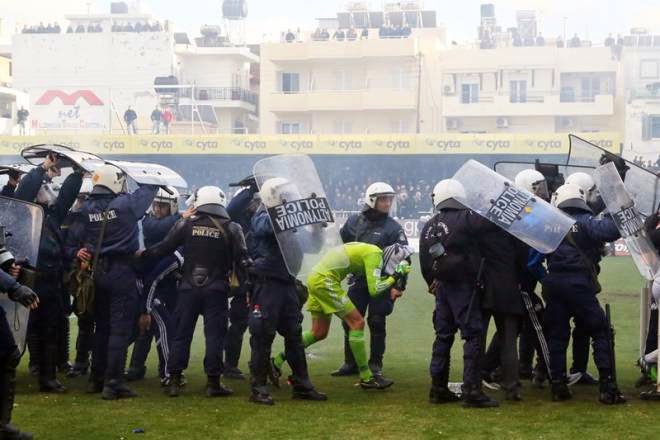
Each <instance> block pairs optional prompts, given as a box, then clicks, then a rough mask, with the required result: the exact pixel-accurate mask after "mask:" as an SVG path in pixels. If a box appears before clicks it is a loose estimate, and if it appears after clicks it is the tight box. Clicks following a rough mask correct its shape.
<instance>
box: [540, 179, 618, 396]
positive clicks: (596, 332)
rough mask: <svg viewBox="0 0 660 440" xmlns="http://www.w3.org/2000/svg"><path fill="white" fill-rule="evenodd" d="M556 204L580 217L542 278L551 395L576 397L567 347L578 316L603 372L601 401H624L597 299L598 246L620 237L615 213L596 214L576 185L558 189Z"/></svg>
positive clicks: (599, 255)
mask: <svg viewBox="0 0 660 440" xmlns="http://www.w3.org/2000/svg"><path fill="white" fill-rule="evenodd" d="M552 203H553V205H554V206H556V207H558V208H559V209H561V210H563V211H564V212H565V213H567V214H568V215H570V216H571V217H573V219H575V221H576V223H575V225H573V228H572V229H571V231H570V232H569V233H568V235H567V236H566V238H565V239H564V240H563V242H562V243H561V244H560V246H559V247H558V248H557V250H556V251H555V252H553V253H552V254H550V255H548V256H547V269H548V274H547V276H545V278H544V279H543V280H542V283H543V296H544V298H545V300H546V304H547V307H546V313H545V321H546V325H547V329H548V334H549V339H550V341H549V346H550V367H551V371H552V398H553V400H555V401H562V400H567V399H570V398H571V397H572V394H571V392H570V390H569V389H568V386H567V379H566V347H567V345H568V340H569V337H570V326H569V320H570V319H571V318H577V320H580V321H581V322H582V323H584V326H585V329H586V331H587V334H588V336H589V337H591V339H592V345H593V353H594V361H595V363H596V367H598V373H599V376H600V377H599V382H600V396H599V401H600V402H601V403H604V404H620V403H625V401H626V400H625V398H624V397H623V394H621V392H620V391H619V388H618V386H617V383H616V380H615V377H613V368H614V366H613V365H612V364H611V359H612V353H611V350H612V347H611V345H610V343H609V342H610V341H609V334H608V330H609V329H608V325H607V320H606V317H605V312H604V311H603V309H602V308H601V306H600V304H599V303H598V298H597V297H596V294H597V293H598V292H599V291H600V284H599V283H598V273H599V272H600V266H599V262H600V260H601V258H602V255H601V251H600V250H601V248H602V246H603V244H604V243H606V242H611V241H614V240H617V239H618V238H619V237H620V235H619V231H618V230H617V228H616V225H615V224H614V221H613V220H612V218H611V217H609V216H606V217H604V218H602V219H597V218H596V217H594V215H593V214H592V211H591V208H589V206H588V205H587V200H586V193H585V192H584V190H582V189H581V188H580V187H579V186H577V185H575V184H565V185H563V186H561V187H559V188H558V189H557V191H556V193H555V194H554V195H553V200H552Z"/></svg>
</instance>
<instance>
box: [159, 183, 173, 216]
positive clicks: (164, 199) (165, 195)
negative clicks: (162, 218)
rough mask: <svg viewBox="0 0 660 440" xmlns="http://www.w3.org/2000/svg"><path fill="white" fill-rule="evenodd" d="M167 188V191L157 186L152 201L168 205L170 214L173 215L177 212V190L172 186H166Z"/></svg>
mask: <svg viewBox="0 0 660 440" xmlns="http://www.w3.org/2000/svg"><path fill="white" fill-rule="evenodd" d="M167 190H168V191H169V192H168V191H165V189H163V188H159V189H158V192H157V193H156V197H154V203H162V204H165V205H169V207H170V215H174V214H176V213H177V212H179V191H177V189H176V188H174V187H173V186H168V187H167Z"/></svg>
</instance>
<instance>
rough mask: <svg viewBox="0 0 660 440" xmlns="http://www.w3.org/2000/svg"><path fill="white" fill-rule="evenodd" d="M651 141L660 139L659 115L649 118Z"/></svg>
mask: <svg viewBox="0 0 660 440" xmlns="http://www.w3.org/2000/svg"><path fill="white" fill-rule="evenodd" d="M649 126H650V130H651V139H660V115H656V116H650V117H649Z"/></svg>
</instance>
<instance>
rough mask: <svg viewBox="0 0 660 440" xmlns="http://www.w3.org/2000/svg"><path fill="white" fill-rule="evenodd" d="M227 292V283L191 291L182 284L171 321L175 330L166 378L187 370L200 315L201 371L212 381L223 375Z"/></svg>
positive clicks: (191, 287)
mask: <svg viewBox="0 0 660 440" xmlns="http://www.w3.org/2000/svg"><path fill="white" fill-rule="evenodd" d="M228 291H229V285H228V284H227V283H226V282H221V283H218V282H216V283H213V284H212V285H210V286H206V287H193V286H191V285H190V284H188V283H187V282H185V281H183V282H182V283H181V285H180V286H179V294H178V299H177V305H176V311H175V318H174V319H175V322H176V325H175V328H176V329H175V331H174V338H173V340H172V346H171V347H170V349H171V353H170V362H169V366H168V370H169V374H180V373H181V372H182V371H183V370H185V369H186V368H188V361H189V360H190V344H191V343H192V339H193V334H194V333H195V326H196V325H197V318H198V317H199V315H202V316H203V317H204V340H205V343H206V355H205V356H204V371H205V373H206V375H207V376H211V377H214V376H220V375H221V374H222V371H223V362H222V351H223V347H224V346H225V335H226V333H227V292H228Z"/></svg>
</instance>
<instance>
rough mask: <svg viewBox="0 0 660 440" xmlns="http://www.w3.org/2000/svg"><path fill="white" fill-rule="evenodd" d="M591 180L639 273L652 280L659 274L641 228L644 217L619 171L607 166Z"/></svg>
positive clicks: (655, 256)
mask: <svg viewBox="0 0 660 440" xmlns="http://www.w3.org/2000/svg"><path fill="white" fill-rule="evenodd" d="M595 177H596V185H598V189H599V190H600V195H601V197H602V198H603V202H605V206H607V210H608V211H609V212H610V214H611V215H612V219H613V220H614V222H615V223H616V226H617V228H618V229H619V232H621V237H623V239H624V240H625V241H626V245H627V246H628V251H629V252H630V255H631V256H632V257H633V260H634V261H635V265H637V269H638V270H639V273H640V274H641V275H642V276H643V277H644V278H646V279H647V280H653V279H654V278H655V277H656V276H658V271H659V270H660V258H658V252H657V251H656V249H655V246H653V243H651V240H650V239H649V237H648V235H647V233H646V229H645V228H644V217H643V216H642V215H641V213H640V212H639V210H638V209H637V206H636V202H635V201H633V199H632V198H631V197H630V194H629V193H628V191H627V190H626V187H625V186H624V184H623V181H622V180H621V176H620V175H619V171H618V170H617V168H616V166H615V165H614V163H612V162H609V163H606V164H605V165H602V166H600V167H598V168H596V173H595Z"/></svg>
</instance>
